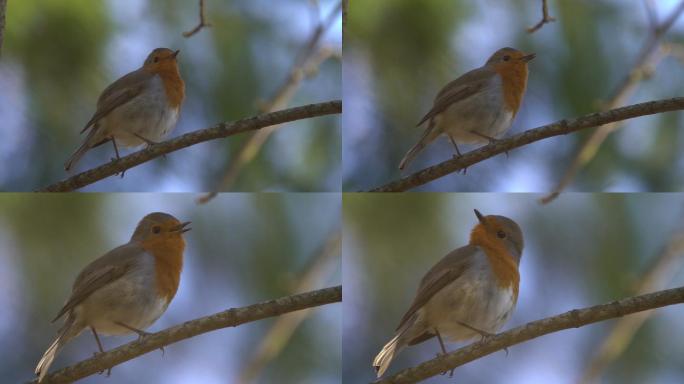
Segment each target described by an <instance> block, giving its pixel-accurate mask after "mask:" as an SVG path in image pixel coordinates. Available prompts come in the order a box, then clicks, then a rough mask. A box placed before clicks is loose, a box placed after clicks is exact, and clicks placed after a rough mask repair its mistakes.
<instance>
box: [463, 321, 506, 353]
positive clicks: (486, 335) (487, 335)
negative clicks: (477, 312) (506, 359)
mask: <svg viewBox="0 0 684 384" xmlns="http://www.w3.org/2000/svg"><path fill="white" fill-rule="evenodd" d="M458 324H459V325H461V326H463V327H466V328H468V329H470V330H471V331H473V332H476V333H478V334H479V335H480V337H481V339H480V341H487V340H488V339H490V338H492V337H494V336H496V334H495V333H489V332H487V331H483V330H481V329H478V328H475V327H473V326H472V325H468V324H466V323H464V322H462V321H459V322H458ZM504 351H506V356H508V348H504Z"/></svg>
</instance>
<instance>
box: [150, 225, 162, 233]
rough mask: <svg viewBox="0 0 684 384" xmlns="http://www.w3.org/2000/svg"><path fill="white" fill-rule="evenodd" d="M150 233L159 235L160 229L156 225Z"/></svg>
mask: <svg viewBox="0 0 684 384" xmlns="http://www.w3.org/2000/svg"><path fill="white" fill-rule="evenodd" d="M152 232H153V233H159V232H161V227H160V226H158V225H155V226H154V227H152Z"/></svg>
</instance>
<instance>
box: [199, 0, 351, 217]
mask: <svg viewBox="0 0 684 384" xmlns="http://www.w3.org/2000/svg"><path fill="white" fill-rule="evenodd" d="M341 10H342V1H340V3H338V5H337V7H335V9H333V10H332V11H331V12H330V14H329V15H328V17H327V18H326V19H325V20H324V21H322V22H321V23H320V24H319V25H318V26H317V27H316V28H315V29H314V31H313V33H312V34H311V37H310V38H309V39H308V40H307V42H306V44H305V45H304V47H303V49H302V51H301V52H300V54H299V55H297V57H296V58H295V60H294V64H293V66H292V68H291V69H290V72H289V74H288V76H287V78H286V79H285V82H283V84H282V85H281V86H280V87H279V88H278V89H277V90H276V92H275V94H274V95H273V97H271V98H270V100H268V101H266V102H263V103H262V106H261V108H260V109H261V111H262V112H270V111H273V110H276V109H280V108H285V107H286V106H287V104H288V103H289V101H290V100H291V99H292V97H293V96H294V95H295V93H296V92H297V90H298V89H299V86H300V84H301V82H302V80H304V79H305V78H307V77H310V76H312V75H313V74H315V73H317V71H318V67H319V66H320V65H321V64H322V63H323V62H325V61H326V60H327V59H328V58H330V57H331V56H333V55H334V52H333V51H332V50H330V49H328V48H321V49H316V47H317V46H318V45H319V43H320V40H321V38H322V37H323V35H324V33H325V31H327V30H328V29H329V28H330V26H332V24H333V22H334V21H335V19H336V18H337V15H338V14H339V13H340V12H341ZM277 129H278V126H276V125H274V126H272V127H269V128H268V129H265V130H261V131H259V132H256V133H254V134H253V135H252V136H250V137H249V138H248V139H246V140H245V141H244V142H243V143H242V145H241V146H240V148H239V149H238V150H237V151H236V152H235V155H234V156H232V159H231V161H230V163H229V165H228V168H227V169H226V171H225V172H224V174H223V176H222V177H221V180H220V181H219V182H218V183H217V186H216V187H215V188H214V190H213V191H212V192H210V193H208V194H206V195H204V196H201V197H200V198H198V200H197V202H198V203H200V204H202V203H206V202H208V201H209V200H211V199H212V198H213V197H214V196H216V193H217V191H220V190H228V189H230V187H231V186H232V184H233V183H234V182H235V180H236V179H237V177H238V175H239V174H240V171H241V170H242V169H243V168H244V167H245V166H246V165H247V164H249V163H250V162H251V161H252V160H253V159H254V158H256V156H257V155H258V154H259V151H260V150H261V148H262V147H263V145H264V144H265V143H266V141H267V140H268V138H269V137H270V136H271V134H272V133H273V132H275V131H276V130H277Z"/></svg>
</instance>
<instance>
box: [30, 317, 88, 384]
mask: <svg viewBox="0 0 684 384" xmlns="http://www.w3.org/2000/svg"><path fill="white" fill-rule="evenodd" d="M82 330H83V327H78V326H75V325H74V319H73V317H72V316H68V317H67V320H66V322H65V323H64V326H62V328H61V329H60V330H59V332H58V333H57V337H56V338H55V341H53V342H52V344H50V346H49V347H48V349H47V351H45V353H43V357H41V358H40V361H38V365H36V370H35V373H36V375H38V382H39V383H40V382H42V381H43V379H44V378H45V376H46V375H47V372H48V369H50V365H52V362H53V361H54V360H55V356H57V352H59V350H60V349H62V346H64V344H66V343H67V342H68V341H69V340H71V339H73V338H74V337H76V336H78V334H79V333H81V331H82Z"/></svg>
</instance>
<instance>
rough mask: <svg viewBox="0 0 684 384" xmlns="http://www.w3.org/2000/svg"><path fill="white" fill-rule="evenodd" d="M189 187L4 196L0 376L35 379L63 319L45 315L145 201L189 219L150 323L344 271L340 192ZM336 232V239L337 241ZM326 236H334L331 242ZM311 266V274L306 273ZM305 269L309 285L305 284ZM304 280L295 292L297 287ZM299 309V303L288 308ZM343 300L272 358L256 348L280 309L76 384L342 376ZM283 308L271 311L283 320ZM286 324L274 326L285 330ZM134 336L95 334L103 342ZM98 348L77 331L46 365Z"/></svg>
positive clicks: (328, 279)
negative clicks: (202, 195)
mask: <svg viewBox="0 0 684 384" xmlns="http://www.w3.org/2000/svg"><path fill="white" fill-rule="evenodd" d="M196 197H197V196H196V195H189V194H59V195H57V194H56V195H48V194H38V195H35V194H32V195H29V194H8V193H5V194H2V195H0V211H1V212H3V215H2V217H0V291H2V292H3V293H4V294H3V295H1V296H0V307H2V308H3V310H2V311H0V341H1V342H0V344H1V345H2V348H0V377H2V380H1V381H2V382H3V383H18V382H25V381H28V380H29V379H32V378H33V377H34V374H33V369H34V367H35V365H36V363H37V362H38V359H39V358H40V356H41V355H42V353H43V352H44V351H45V349H46V348H47V347H48V346H49V345H50V343H51V341H52V340H53V337H54V336H55V334H56V332H57V329H58V328H59V326H60V322H57V323H55V324H51V323H50V320H51V319H52V318H53V317H54V316H55V314H56V313H57V312H58V311H59V309H60V308H61V306H62V305H63V303H64V301H65V300H66V298H67V297H68V295H69V293H70V292H71V284H72V283H73V281H74V279H75V277H76V275H77V274H78V273H79V272H80V270H81V269H82V268H83V267H85V266H86V265H87V264H88V263H89V262H91V261H92V260H94V259H95V258H97V257H99V256H101V255H103V254H104V253H106V252H107V251H109V250H111V249H113V248H114V247H117V246H119V245H121V244H124V243H126V242H128V240H129V238H130V236H131V234H132V233H133V230H134V229H135V226H136V224H137V222H138V221H139V220H140V219H141V218H142V217H143V216H145V215H146V214H148V213H150V212H153V211H163V212H168V213H171V214H173V215H174V216H176V217H177V218H179V219H180V220H183V221H185V220H191V221H192V231H190V232H188V233H187V234H186V235H185V239H186V242H187V248H186V251H185V258H184V261H185V263H184V270H183V273H182V275H181V283H180V287H179V289H178V293H177V294H176V297H175V298H174V300H173V301H172V302H171V305H170V306H169V308H168V310H167V311H166V313H165V314H164V315H162V317H161V318H159V320H157V322H156V323H155V324H153V325H152V326H151V327H150V328H149V329H148V331H150V332H157V331H160V330H162V329H165V328H168V327H170V326H173V325H177V324H180V323H182V322H184V321H187V320H192V319H195V318H198V317H202V316H206V315H210V314H213V313H216V312H220V311H223V310H226V309H228V308H232V307H241V306H246V305H251V304H255V303H258V302H262V301H266V300H271V299H275V298H279V297H282V296H287V295H290V294H293V293H295V292H296V293H300V292H303V291H309V290H314V289H319V288H325V287H328V286H333V285H338V284H340V281H341V265H340V251H339V235H340V227H339V226H340V220H341V218H340V207H341V201H340V197H339V194H287V195H275V194H230V195H225V194H221V195H219V196H217V197H216V198H215V199H214V200H212V201H211V202H210V203H208V204H206V205H200V206H198V205H196V204H195V201H194V200H195V198H196ZM335 239H337V246H334V242H335ZM331 240H332V244H333V246H326V245H330V244H331ZM312 271H314V272H315V273H314V274H313V275H312ZM304 276H308V277H309V278H310V285H311V286H310V287H306V289H301V288H302V287H301V285H300V284H301V283H302V281H303V280H304ZM300 289H301V290H300ZM296 313H297V312H295V314H296ZM341 313H342V307H341V305H340V304H339V303H337V304H330V305H325V306H320V307H316V308H314V309H312V310H311V311H309V312H308V313H307V316H306V317H305V318H304V319H303V322H302V323H301V324H300V326H299V327H298V328H296V330H295V331H294V333H293V334H292V336H291V338H289V339H288V338H287V337H285V339H284V340H273V339H271V340H270V345H269V346H270V347H274V346H276V345H277V344H278V343H279V342H284V346H283V348H282V350H280V351H277V349H276V351H277V352H276V353H275V356H274V357H273V360H270V361H268V362H267V363H266V364H265V365H263V367H262V368H260V369H257V370H256V371H253V372H250V375H252V376H250V377H251V379H250V380H244V381H243V380H241V379H242V378H244V377H247V376H246V375H248V374H247V372H246V371H247V370H248V369H252V367H255V366H256V365H254V364H253V363H254V356H255V354H256V351H257V350H258V349H259V348H260V343H262V342H263V341H264V339H265V335H266V334H267V332H269V329H270V328H271V326H273V325H274V323H275V322H276V319H278V318H272V319H266V320H261V321H257V322H253V323H249V324H245V325H242V326H239V327H236V328H227V329H221V330H218V331H214V332H210V333H206V334H203V335H200V336H197V337H194V338H191V339H188V340H184V341H182V342H178V343H175V344H172V345H170V346H167V347H166V353H165V354H164V355H163V356H162V354H161V352H159V351H154V352H152V353H148V354H145V355H143V356H140V357H138V358H136V359H133V360H131V361H129V362H126V363H124V364H122V365H119V366H116V367H114V369H113V370H112V376H111V377H109V378H106V377H105V375H93V376H91V377H88V378H86V379H83V380H82V381H79V382H83V383H112V382H115V383H184V384H185V383H202V384H205V383H226V382H231V383H240V382H258V383H275V382H281V383H339V382H340V379H339V377H340V374H341V356H340V353H341V341H340V337H341V326H342V324H341V320H340V319H341ZM287 316H293V315H292V314H291V315H286V316H281V317H279V318H285V317H287ZM282 335H283V334H281V336H282ZM135 338H136V336H135V335H131V336H118V337H115V336H105V337H101V339H102V342H103V344H104V348H105V350H109V349H112V348H115V347H118V346H120V345H122V344H124V343H127V342H130V341H133V340H135ZM96 350H97V345H96V344H95V340H94V338H93V337H92V335H90V334H85V333H84V334H82V335H81V336H79V337H78V338H77V339H74V340H73V341H72V342H71V343H70V344H68V345H67V346H65V348H64V349H63V350H62V351H61V353H60V354H59V355H58V357H57V359H56V360H55V362H54V364H53V366H52V370H51V371H54V370H57V369H60V368H63V367H65V366H67V365H72V364H74V363H76V362H79V361H81V360H84V359H86V358H89V357H91V356H92V353H93V352H94V351H96Z"/></svg>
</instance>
